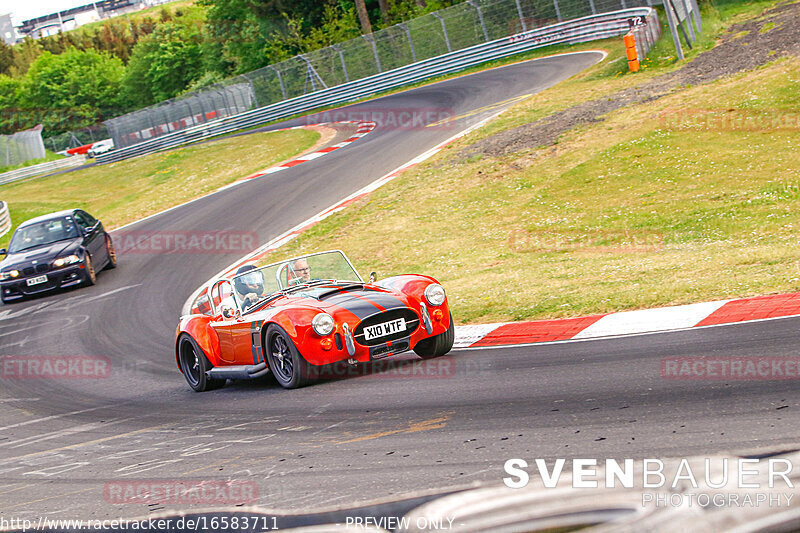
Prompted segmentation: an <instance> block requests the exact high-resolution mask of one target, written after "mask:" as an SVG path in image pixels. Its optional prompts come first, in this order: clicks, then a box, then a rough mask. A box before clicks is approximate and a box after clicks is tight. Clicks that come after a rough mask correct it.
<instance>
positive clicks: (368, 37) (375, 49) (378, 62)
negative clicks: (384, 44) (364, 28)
mask: <svg viewBox="0 0 800 533" xmlns="http://www.w3.org/2000/svg"><path fill="white" fill-rule="evenodd" d="M362 37H363V38H364V40H365V41H367V42H368V43H369V44H370V45H372V55H374V56H375V65H377V67H378V74H380V73H381V72H383V68H381V59H380V58H379V57H378V47H377V46H375V38H374V37H373V36H372V34H370V35H362Z"/></svg>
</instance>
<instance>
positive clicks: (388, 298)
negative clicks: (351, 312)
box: [358, 291, 407, 310]
mask: <svg viewBox="0 0 800 533" xmlns="http://www.w3.org/2000/svg"><path fill="white" fill-rule="evenodd" d="M358 295H359V296H360V297H361V298H365V299H367V300H369V301H371V302H375V303H376V304H378V305H380V306H381V307H383V308H385V309H387V310H388V309H397V308H398V307H407V306H406V304H405V302H403V300H400V299H399V298H397V297H396V296H393V295H391V294H387V293H385V292H378V291H369V292H367V291H364V292H359V293H358Z"/></svg>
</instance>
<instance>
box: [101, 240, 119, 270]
mask: <svg viewBox="0 0 800 533" xmlns="http://www.w3.org/2000/svg"><path fill="white" fill-rule="evenodd" d="M106 255H107V256H108V263H106V266H105V267H103V270H111V269H113V268H117V250H116V248H114V242H113V241H112V240H111V235H109V234H108V233H106Z"/></svg>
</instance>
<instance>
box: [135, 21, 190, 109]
mask: <svg viewBox="0 0 800 533" xmlns="http://www.w3.org/2000/svg"><path fill="white" fill-rule="evenodd" d="M203 73H204V71H203V56H202V47H201V34H200V28H198V27H197V26H195V25H193V24H179V23H176V22H170V23H167V24H163V25H161V26H158V28H157V29H156V31H155V32H153V33H152V34H151V35H149V36H148V37H145V38H144V39H142V40H141V41H139V43H138V44H137V45H136V46H135V47H134V49H133V52H132V54H131V60H130V62H129V63H128V69H127V72H126V74H125V79H124V81H123V83H122V87H123V91H122V92H123V98H124V100H125V101H126V102H127V103H128V104H130V105H132V106H134V107H143V106H147V105H150V104H154V103H156V102H160V101H162V100H167V99H169V98H173V97H175V96H177V95H179V94H181V93H182V92H184V91H185V90H186V88H187V87H189V86H190V85H191V84H192V83H193V82H194V81H195V80H198V79H200V78H201V77H202V76H203Z"/></svg>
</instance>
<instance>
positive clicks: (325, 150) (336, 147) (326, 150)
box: [317, 146, 341, 153]
mask: <svg viewBox="0 0 800 533" xmlns="http://www.w3.org/2000/svg"><path fill="white" fill-rule="evenodd" d="M339 148H341V146H328V147H327V148H323V149H322V150H317V151H318V152H324V153H328V152H333V151H334V150H338V149H339Z"/></svg>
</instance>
